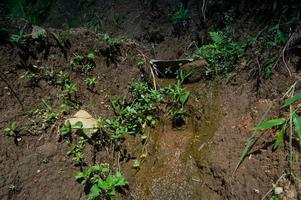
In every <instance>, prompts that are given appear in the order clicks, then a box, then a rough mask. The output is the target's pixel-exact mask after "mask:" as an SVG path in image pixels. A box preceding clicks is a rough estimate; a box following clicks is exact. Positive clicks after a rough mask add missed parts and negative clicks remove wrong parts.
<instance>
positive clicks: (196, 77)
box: [181, 59, 208, 83]
mask: <svg viewBox="0 0 301 200" xmlns="http://www.w3.org/2000/svg"><path fill="white" fill-rule="evenodd" d="M207 66H208V63H207V61H206V60H203V59H202V60H196V61H193V62H191V63H187V64H185V65H183V66H182V67H181V69H182V70H183V72H184V73H186V74H187V73H189V72H191V73H192V74H191V76H189V77H188V78H186V80H185V82H186V83H195V82H198V81H200V80H202V79H204V78H205V77H206V67H207Z"/></svg>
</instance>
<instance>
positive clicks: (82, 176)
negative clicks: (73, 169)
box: [75, 163, 128, 200]
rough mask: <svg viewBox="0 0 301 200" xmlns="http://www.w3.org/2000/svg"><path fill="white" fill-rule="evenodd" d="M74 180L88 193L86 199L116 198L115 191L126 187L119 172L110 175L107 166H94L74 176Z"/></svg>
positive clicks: (125, 182)
mask: <svg viewBox="0 0 301 200" xmlns="http://www.w3.org/2000/svg"><path fill="white" fill-rule="evenodd" d="M75 179H76V180H77V181H78V182H79V183H80V184H82V185H83V186H85V188H87V189H88V191H89V198H88V199H91V200H92V199H99V198H105V199H107V198H108V199H109V198H111V197H114V196H116V194H117V191H116V190H117V189H118V188H123V187H125V186H127V185H128V182H127V180H126V179H125V178H124V177H123V176H122V174H121V173H120V171H119V170H116V173H115V174H112V172H111V170H110V166H109V164H107V163H105V164H95V165H92V166H91V167H88V168H86V169H85V170H84V171H83V172H79V173H77V174H76V175H75Z"/></svg>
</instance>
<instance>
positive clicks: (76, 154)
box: [67, 137, 87, 168]
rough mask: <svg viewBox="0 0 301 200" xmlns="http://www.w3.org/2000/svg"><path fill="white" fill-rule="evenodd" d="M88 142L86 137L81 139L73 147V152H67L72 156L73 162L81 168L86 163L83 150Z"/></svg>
mask: <svg viewBox="0 0 301 200" xmlns="http://www.w3.org/2000/svg"><path fill="white" fill-rule="evenodd" d="M86 142H87V140H86V139H85V138H84V137H79V141H78V143H77V144H76V145H73V146H72V148H71V150H70V151H68V152H67V155H68V156H72V160H73V161H76V162H77V163H78V165H79V166H80V167H81V168H82V166H83V164H84V162H85V155H84V153H83V150H84V148H85V146H86Z"/></svg>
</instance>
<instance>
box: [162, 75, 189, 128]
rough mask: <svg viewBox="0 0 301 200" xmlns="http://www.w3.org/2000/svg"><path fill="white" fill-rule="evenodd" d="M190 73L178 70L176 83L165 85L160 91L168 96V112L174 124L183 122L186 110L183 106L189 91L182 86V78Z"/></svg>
mask: <svg viewBox="0 0 301 200" xmlns="http://www.w3.org/2000/svg"><path fill="white" fill-rule="evenodd" d="M190 75H191V73H188V74H186V73H184V72H183V71H182V70H181V71H179V72H178V75H177V83H176V85H175V86H174V87H171V86H169V87H166V88H163V89H162V92H163V93H165V94H167V95H168V96H169V99H170V102H168V107H169V114H170V116H171V117H172V119H173V121H174V125H175V126H177V125H181V124H182V123H183V122H185V119H186V115H187V114H186V111H185V110H184V106H185V104H186V103H187V101H188V99H189V96H190V93H189V92H188V91H186V90H185V89H184V88H183V86H182V85H183V82H184V80H185V79H186V78H187V77H188V76H190Z"/></svg>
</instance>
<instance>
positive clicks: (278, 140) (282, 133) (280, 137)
mask: <svg viewBox="0 0 301 200" xmlns="http://www.w3.org/2000/svg"><path fill="white" fill-rule="evenodd" d="M286 128H287V125H286V124H284V125H282V128H281V130H280V132H279V133H278V134H277V136H276V139H275V142H274V144H273V150H276V149H277V148H278V146H279V145H280V143H281V142H283V140H284V136H285V133H286Z"/></svg>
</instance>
